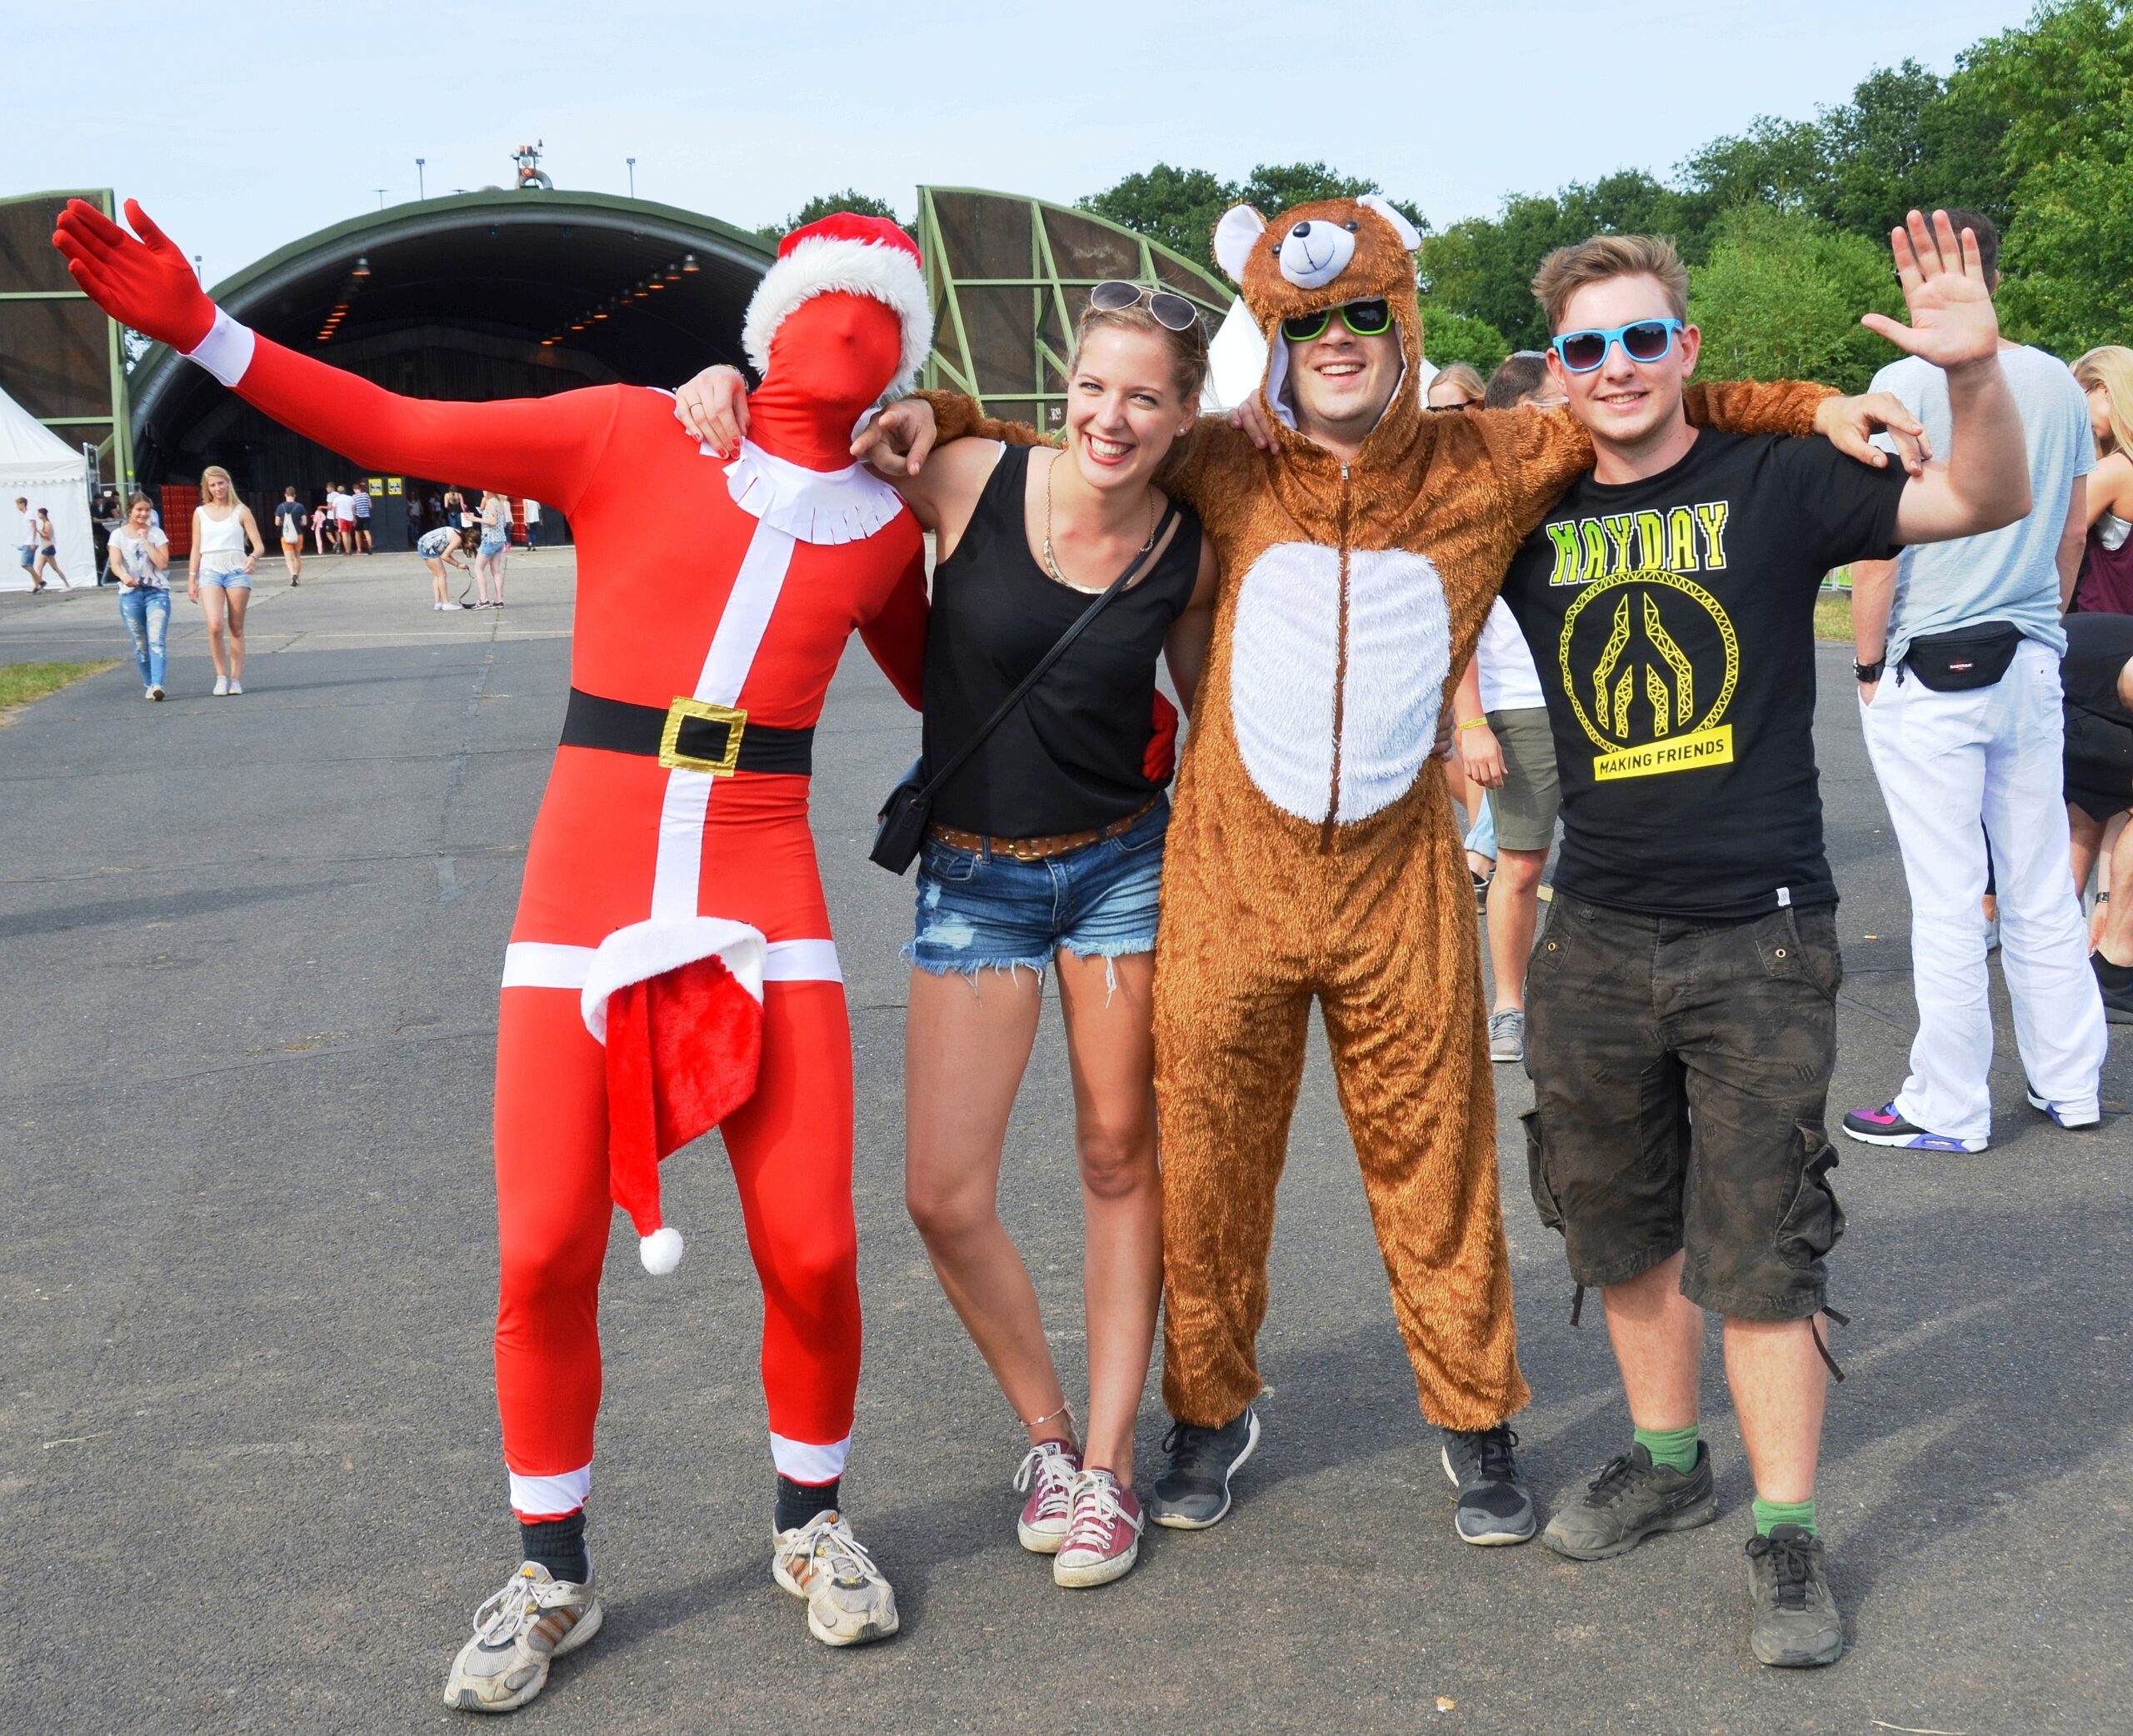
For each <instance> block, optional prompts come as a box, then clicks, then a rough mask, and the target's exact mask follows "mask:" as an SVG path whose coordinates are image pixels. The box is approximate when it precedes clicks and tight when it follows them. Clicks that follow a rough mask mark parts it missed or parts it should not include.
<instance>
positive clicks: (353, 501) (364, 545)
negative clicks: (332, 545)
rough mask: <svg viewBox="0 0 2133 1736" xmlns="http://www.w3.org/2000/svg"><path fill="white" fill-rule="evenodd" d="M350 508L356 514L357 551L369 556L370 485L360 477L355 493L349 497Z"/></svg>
mask: <svg viewBox="0 0 2133 1736" xmlns="http://www.w3.org/2000/svg"><path fill="white" fill-rule="evenodd" d="M348 506H349V507H350V509H351V510H352V511H353V512H354V514H355V521H356V529H355V551H356V552H357V553H358V554H364V555H367V554H368V553H370V552H371V546H370V485H369V484H368V483H367V482H366V481H364V480H363V479H362V477H361V476H358V477H357V478H356V486H355V490H354V491H353V492H352V494H350V495H349V496H348Z"/></svg>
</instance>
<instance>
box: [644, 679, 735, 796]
mask: <svg viewBox="0 0 2133 1736" xmlns="http://www.w3.org/2000/svg"><path fill="white" fill-rule="evenodd" d="M692 717H693V718H696V719H697V720H699V721H702V722H704V723H722V724H724V725H725V726H726V751H725V752H724V753H722V754H721V755H720V756H718V757H717V759H715V760H706V759H702V758H700V757H698V756H697V755H695V754H685V753H683V752H682V749H681V741H682V723H683V721H686V720H687V719H688V718H692ZM747 726H748V714H747V712H746V711H740V710H738V709H737V708H736V707H734V706H719V705H713V704H712V702H711V701H709V700H707V699H690V698H687V697H686V696H677V697H676V698H675V701H674V703H673V704H672V705H671V706H667V726H666V727H665V728H664V729H662V731H660V732H659V763H660V764H661V765H662V766H666V767H667V769H668V770H670V771H707V772H709V773H710V774H711V775H712V776H713V777H731V776H733V773H734V771H736V770H737V768H738V767H739V766H740V763H741V735H742V731H744V730H746V729H747Z"/></svg>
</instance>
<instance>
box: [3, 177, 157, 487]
mask: <svg viewBox="0 0 2133 1736" xmlns="http://www.w3.org/2000/svg"><path fill="white" fill-rule="evenodd" d="M69 199H82V200H85V201H87V202H88V203H90V204H92V205H94V206H96V207H97V208H98V209H100V210H101V211H102V212H103V214H104V215H105V216H106V217H115V216H116V215H117V204H116V202H115V200H114V199H113V197H112V190H111V189H110V188H109V187H80V188H67V187H62V188H58V189H56V190H54V191H52V192H38V193H23V194H20V195H17V196H15V197H11V198H7V199H4V200H0V213H5V214H8V215H13V214H17V213H22V212H34V211H36V210H37V207H46V208H47V209H48V210H49V211H50V212H51V213H52V216H53V217H57V214H58V212H59V211H60V209H61V207H63V206H64V205H65V204H66V202H67V200H69ZM41 227H42V228H43V229H44V231H45V232H46V233H47V234H48V233H49V232H50V227H51V226H50V224H49V223H48V222H46V223H44V224H42V226H41ZM6 277H12V278H13V282H7V281H6ZM21 281H22V278H21V277H17V276H16V275H15V274H14V273H12V272H9V273H7V274H5V277H0V320H4V319H5V318H6V317H7V303H9V302H87V300H88V297H87V295H85V294H83V293H82V291H81V290H79V289H77V288H76V287H74V286H73V283H72V280H71V279H70V280H68V281H67V284H66V287H63V288H56V287H32V288H27V289H26V288H18V287H15V285H16V283H19V282H21ZM103 324H104V343H105V352H106V357H107V367H108V372H109V375H110V382H111V396H110V407H109V409H108V410H107V411H106V412H104V413H103V414H102V415H95V416H47V415H45V414H43V413H42V412H43V410H44V409H46V408H48V407H49V406H47V405H40V404H37V403H36V402H30V401H29V397H34V394H31V395H29V397H24V396H23V395H22V394H20V393H17V402H21V403H22V407H23V408H24V409H26V410H27V411H28V412H30V414H31V415H32V416H34V417H37V420H38V421H39V422H42V423H43V424H45V426H46V427H52V428H78V427H94V428H101V429H102V430H103V431H104V435H103V438H102V440H101V441H98V442H97V461H98V463H99V465H102V464H103V463H106V462H109V463H110V464H111V466H112V476H111V480H112V481H113V482H115V483H116V484H117V486H118V487H119V488H120V489H121V490H123V489H125V488H126V487H127V486H130V485H131V483H132V480H133V433H132V422H131V419H130V417H129V416H128V413H127V392H126V352H125V349H124V347H123V345H122V342H121V339H120V335H119V326H118V322H117V320H114V319H109V318H107V319H106V320H105V321H104V322H103Z"/></svg>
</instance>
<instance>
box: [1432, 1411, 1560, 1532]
mask: <svg viewBox="0 0 2133 1736" xmlns="http://www.w3.org/2000/svg"><path fill="white" fill-rule="evenodd" d="M1517 1444H1518V1436H1517V1435H1516V1434H1514V1433H1513V1432H1512V1430H1511V1424H1508V1423H1498V1424H1496V1427H1495V1428H1493V1429H1446V1430H1445V1431H1444V1474H1445V1475H1446V1476H1447V1477H1449V1478H1451V1480H1452V1481H1453V1483H1455V1484H1457V1485H1458V1489H1459V1508H1458V1511H1457V1512H1456V1514H1453V1516H1452V1524H1453V1525H1454V1527H1455V1528H1456V1529H1457V1530H1458V1533H1459V1539H1460V1541H1461V1542H1462V1543H1477V1544H1504V1543H1526V1542H1528V1541H1530V1540H1531V1538H1532V1535H1533V1533H1534V1531H1535V1529H1536V1528H1537V1526H1538V1524H1539V1521H1538V1520H1537V1519H1536V1518H1535V1516H1534V1513H1533V1498H1532V1496H1531V1495H1529V1494H1526V1479H1524V1478H1523V1477H1521V1476H1520V1475H1519V1474H1518V1461H1517V1459H1515V1458H1513V1457H1512V1456H1511V1449H1512V1448H1513V1447H1515V1446H1516V1445H1517Z"/></svg>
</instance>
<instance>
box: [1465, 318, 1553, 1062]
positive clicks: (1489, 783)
mask: <svg viewBox="0 0 2133 1736" xmlns="http://www.w3.org/2000/svg"><path fill="white" fill-rule="evenodd" d="M1561 402H1563V395H1562V392H1561V390H1560V389H1559V388H1558V387H1556V385H1555V384H1554V382H1551V380H1550V379H1549V377H1548V368H1547V362H1546V357H1543V356H1542V355H1541V353H1540V352H1538V351H1522V352H1520V353H1519V354H1517V355H1515V356H1512V357H1510V358H1508V359H1507V360H1506V361H1505V362H1503V363H1502V364H1501V366H1500V367H1498V368H1497V369H1496V372H1494V373H1493V374H1491V375H1490V377H1489V383H1488V387H1487V391H1486V396H1485V397H1484V400H1483V407H1485V408H1486V409H1490V410H1510V409H1514V408H1518V407H1538V408H1544V409H1546V408H1552V407H1555V406H1556V405H1558V404H1561ZM1451 710H1452V716H1453V719H1454V721H1455V726H1456V733H1455V734H1454V736H1453V737H1452V740H1453V741H1454V742H1455V743H1456V745H1457V746H1458V749H1459V758H1460V761H1461V764H1462V765H1463V766H1465V767H1466V776H1467V777H1468V778H1469V779H1470V780H1471V781H1473V782H1474V783H1476V784H1477V785H1479V786H1481V788H1483V789H1484V790H1486V791H1488V803H1489V814H1490V817H1491V821H1492V831H1493V835H1494V839H1495V849H1494V851H1493V852H1492V853H1493V855H1494V856H1495V857H1496V872H1495V874H1494V875H1492V876H1491V879H1490V881H1489V890H1488V900H1487V905H1486V909H1487V912H1488V941H1489V974H1490V976H1491V980H1492V982H1493V984H1494V987H1495V995H1494V1003H1493V1005H1492V1006H1491V1009H1490V1012H1489V1059H1490V1060H1492V1061H1504V1062H1509V1061H1522V1060H1525V1059H1526V967H1527V965H1528V964H1529V963H1530V962H1531V958H1532V954H1533V931H1534V930H1535V929H1536V927H1538V926H1539V924H1540V912H1541V871H1542V870H1544V869H1545V868H1546V866H1547V864H1548V849H1549V846H1551V845H1552V844H1553V843H1554V842H1555V836H1556V808H1557V806H1559V803H1560V799H1561V798H1560V792H1559V787H1558V785H1557V782H1556V744H1555V737H1554V736H1552V735H1551V733H1550V731H1549V726H1548V702H1547V696H1546V693H1545V692H1544V691H1543V690H1542V688H1541V672H1540V671H1539V670H1538V669H1537V668H1536V666H1534V662H1533V653H1532V651H1531V649H1529V648H1528V646H1527V645H1526V636H1525V635H1524V634H1523V633H1521V631H1519V630H1518V623H1517V621H1516V620H1514V619H1513V618H1512V616H1511V609H1510V606H1508V605H1507V604H1506V602H1505V601H1504V600H1503V599H1502V598H1501V596H1499V597H1498V598H1496V601H1494V602H1493V603H1491V605H1490V606H1489V613H1488V618H1487V619H1486V621H1484V622H1483V623H1482V625H1481V641H1480V642H1479V644H1478V645H1477V646H1476V648H1475V651H1474V655H1473V656H1472V657H1471V659H1470V660H1469V661H1468V662H1467V665H1466V671H1465V673H1464V674H1462V675H1461V676H1460V678H1459V684H1458V686H1457V687H1456V690H1455V691H1454V692H1453V695H1452V702H1451Z"/></svg>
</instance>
